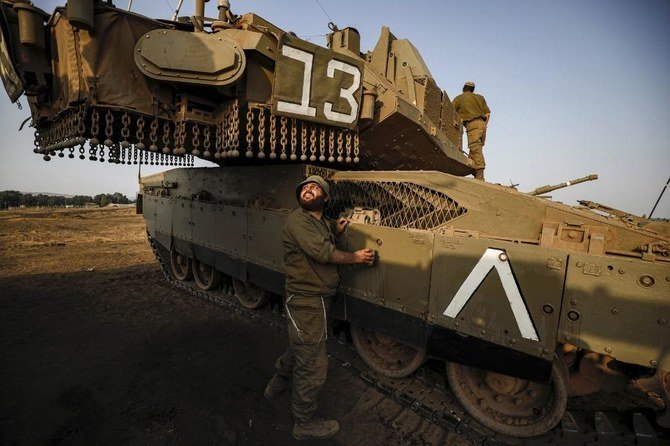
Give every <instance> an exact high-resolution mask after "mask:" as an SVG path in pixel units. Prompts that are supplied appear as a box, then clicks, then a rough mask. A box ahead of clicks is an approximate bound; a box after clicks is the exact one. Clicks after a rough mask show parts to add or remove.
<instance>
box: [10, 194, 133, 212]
mask: <svg viewBox="0 0 670 446" xmlns="http://www.w3.org/2000/svg"><path fill="white" fill-rule="evenodd" d="M91 203H95V204H96V205H98V206H107V205H108V204H112V203H113V204H129V203H132V201H130V200H129V199H128V197H126V196H125V195H123V194H122V193H120V192H114V193H113V194H98V195H96V196H94V197H92V196H90V195H75V196H74V197H64V196H62V195H45V194H35V195H33V194H23V193H21V192H18V191H15V190H5V191H2V192H0V209H7V208H12V207H14V208H15V207H20V206H25V207H64V206H84V205H86V204H91Z"/></svg>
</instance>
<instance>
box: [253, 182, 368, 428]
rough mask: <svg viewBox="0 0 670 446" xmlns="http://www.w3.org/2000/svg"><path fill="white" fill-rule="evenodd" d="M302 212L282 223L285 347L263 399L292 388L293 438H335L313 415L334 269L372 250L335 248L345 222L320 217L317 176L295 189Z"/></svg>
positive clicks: (324, 361)
mask: <svg viewBox="0 0 670 446" xmlns="http://www.w3.org/2000/svg"><path fill="white" fill-rule="evenodd" d="M296 198H297V199H298V202H299V203H300V208H298V209H296V210H295V211H293V212H292V213H291V214H290V215H289V216H288V218H287V219H286V223H285V224H284V232H283V237H282V244H283V245H284V268H285V274H286V301H285V306H284V309H285V311H286V316H287V325H288V339H289V346H288V349H287V350H286V352H284V354H283V355H281V356H280V357H279V359H278V360H277V362H276V364H275V374H274V375H273V377H272V379H271V380H270V382H269V383H268V385H267V387H266V388H265V396H266V397H267V398H269V399H275V398H277V397H278V396H279V395H280V394H282V393H283V392H284V391H285V390H287V389H288V388H289V387H290V384H291V381H292V393H291V410H292V412H293V418H294V420H295V423H294V425H293V431H292V433H293V437H294V438H296V439H299V440H302V439H324V438H330V437H332V436H334V435H335V434H337V432H338V431H339V430H340V425H339V423H338V422H337V421H336V420H326V419H322V418H319V417H316V416H315V415H314V413H315V411H316V407H317V405H316V396H317V394H318V393H319V391H320V390H321V387H323V384H324V383H325V381H326V373H327V372H328V354H327V352H326V339H327V336H328V335H327V323H326V313H327V310H328V308H329V306H330V301H331V299H332V297H333V296H334V295H335V292H336V290H337V287H338V285H339V280H340V278H339V272H338V267H337V265H342V264H355V263H358V264H368V265H372V263H373V261H374V252H373V251H372V250H371V249H361V250H358V251H356V252H353V253H350V252H344V251H340V250H338V249H337V248H335V238H336V236H338V235H340V234H341V233H342V232H344V229H345V227H346V226H347V224H348V221H347V219H345V218H340V219H338V220H337V221H333V220H330V219H328V218H327V217H325V216H324V215H323V209H324V207H325V206H326V204H327V203H328V201H329V200H330V186H329V185H328V183H327V182H326V181H325V180H324V179H323V178H321V177H320V176H317V175H313V176H310V177H309V178H307V179H306V180H305V181H303V182H302V183H300V184H298V186H297V188H296Z"/></svg>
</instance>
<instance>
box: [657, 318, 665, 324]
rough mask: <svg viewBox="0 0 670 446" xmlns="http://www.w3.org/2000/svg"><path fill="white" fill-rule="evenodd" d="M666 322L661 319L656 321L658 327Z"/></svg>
mask: <svg viewBox="0 0 670 446" xmlns="http://www.w3.org/2000/svg"><path fill="white" fill-rule="evenodd" d="M666 322H667V321H666V320H665V319H663V318H661V319H659V320H658V324H659V325H665V324H666Z"/></svg>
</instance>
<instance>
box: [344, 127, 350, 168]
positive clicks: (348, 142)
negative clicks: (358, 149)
mask: <svg viewBox="0 0 670 446" xmlns="http://www.w3.org/2000/svg"><path fill="white" fill-rule="evenodd" d="M346 154H347V157H346V158H345V159H344V161H345V162H347V163H350V162H351V132H347V151H346Z"/></svg>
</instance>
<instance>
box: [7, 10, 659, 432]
mask: <svg viewBox="0 0 670 446" xmlns="http://www.w3.org/2000/svg"><path fill="white" fill-rule="evenodd" d="M0 10H1V11H2V17H0V19H1V23H0V25H1V26H2V42H1V47H2V48H1V50H2V60H1V63H2V73H1V74H2V79H3V82H4V85H5V89H6V90H7V93H8V94H9V96H10V98H11V100H12V101H16V100H17V99H18V98H19V97H20V96H21V95H22V94H24V93H25V95H26V97H27V99H28V103H29V105H30V110H31V114H32V126H33V127H35V147H34V149H33V150H34V151H35V152H36V153H37V154H40V155H41V156H43V157H44V159H45V160H50V159H52V158H54V157H66V156H67V157H69V158H74V157H76V156H78V157H79V158H82V159H84V158H89V159H90V160H93V161H98V160H99V161H104V160H107V161H109V162H113V163H119V164H148V165H174V166H178V167H180V168H177V169H174V170H170V171H167V172H163V173H159V174H155V175H152V176H148V177H145V178H143V179H142V181H141V194H140V195H139V197H138V208H139V211H140V212H141V213H142V214H143V216H144V218H145V219H146V223H147V231H148V234H149V238H150V241H151V243H152V245H153V246H154V249H155V250H156V252H163V253H167V254H166V255H167V257H166V259H168V263H169V268H170V273H171V275H172V276H173V277H174V279H176V281H178V282H180V283H182V284H183V285H184V286H186V287H192V288H197V289H200V290H204V291H207V292H212V293H216V292H218V290H219V289H220V287H221V283H222V282H229V283H231V284H232V287H233V288H234V291H235V293H236V295H237V298H238V299H239V302H240V305H242V306H244V307H246V308H250V309H256V308H260V307H262V306H263V305H265V304H266V303H267V302H268V301H269V300H271V299H272V298H273V296H275V298H276V296H281V295H282V294H283V292H284V290H283V286H284V285H283V284H284V278H283V267H282V262H283V260H282V257H283V254H282V247H281V242H280V240H281V236H280V235H281V230H282V225H283V221H284V219H285V218H286V216H287V215H288V212H289V211H290V210H291V209H292V208H294V207H295V206H296V200H295V190H294V188H295V185H296V184H297V183H299V182H300V181H301V180H303V179H304V178H305V177H306V176H307V175H310V174H320V175H322V176H323V177H325V178H326V179H328V181H329V182H330V184H331V186H332V200H331V202H330V204H329V206H328V207H327V213H328V214H329V215H330V216H331V217H337V216H339V215H346V216H348V217H349V219H350V220H351V224H350V225H349V226H348V227H347V230H346V232H345V234H344V235H343V237H341V240H340V243H341V244H342V245H343V246H342V248H343V249H345V250H349V251H352V250H356V249H360V248H364V247H370V248H373V249H374V250H376V251H377V261H376V262H375V264H374V265H373V266H370V267H368V266H365V267H358V266H357V267H343V268H342V270H341V275H342V281H341V286H340V289H339V293H338V296H337V298H336V300H335V302H334V307H333V316H334V318H335V319H336V320H338V321H341V322H344V323H345V324H344V325H340V326H348V328H349V330H350V333H351V339H352V341H353V344H354V346H355V348H356V350H357V351H358V353H359V354H360V356H361V357H362V358H363V360H364V361H365V363H366V364H367V365H368V366H369V367H370V368H372V369H374V370H375V371H376V372H378V373H379V374H381V375H385V376H389V377H394V378H401V377H405V376H408V375H410V374H412V373H413V372H414V371H415V370H416V369H417V368H418V367H419V366H421V364H422V363H424V362H425V361H426V360H427V359H428V358H431V359H439V360H444V361H446V364H447V366H446V377H447V381H448V382H449V384H450V387H451V389H452V391H453V393H454V395H455V397H456V399H457V400H458V401H459V402H460V403H461V404H462V406H463V407H464V408H465V410H466V411H467V412H468V413H469V414H470V415H471V416H472V417H473V418H474V419H476V420H477V421H479V422H480V423H481V424H482V425H484V426H486V427H487V428H489V429H491V430H493V431H495V432H498V433H501V434H503V435H507V436H512V437H532V436H537V435H542V434H544V433H545V432H547V431H549V430H551V429H552V428H554V427H555V426H556V425H557V424H558V423H560V422H561V421H562V422H563V423H562V424H563V428H564V429H569V428H570V427H569V426H572V425H573V424H574V420H572V421H571V418H570V416H569V415H570V414H569V413H568V412H566V404H567V400H568V397H569V396H572V395H584V394H587V393H591V392H595V391H597V390H601V389H604V390H612V391H615V390H618V389H622V388H625V386H626V385H628V383H629V382H631V381H632V380H635V379H638V378H648V377H651V376H654V377H655V378H656V379H657V381H658V383H659V386H658V388H659V389H662V390H661V391H660V393H662V395H661V397H662V398H664V400H665V403H666V408H667V407H668V400H669V395H668V393H669V390H670V389H669V387H670V383H669V378H668V377H669V376H670V375H669V374H668V372H667V371H669V370H670V354H669V353H670V326H669V324H668V320H669V319H670V236H669V234H668V231H667V230H665V229H664V227H663V225H659V224H650V222H649V221H648V220H647V219H644V218H640V217H634V216H631V215H629V214H625V213H620V212H613V211H611V210H610V211H609V212H608V209H609V208H606V207H604V206H602V205H597V204H593V203H590V202H589V203H586V204H585V205H584V206H582V207H579V208H577V207H570V206H566V205H563V204H560V203H555V202H552V201H550V200H548V199H546V198H542V197H539V196H537V195H538V194H541V193H546V192H547V191H549V190H551V189H552V188H551V187H546V188H543V189H540V190H536V191H534V192H533V193H528V194H527V193H522V192H519V191H517V190H516V189H515V188H511V187H504V186H500V185H495V184H488V183H484V182H481V181H477V180H473V179H470V178H464V177H465V176H466V175H468V174H470V173H472V164H471V162H470V160H469V158H468V157H467V156H466V155H465V154H464V153H463V152H462V151H461V150H460V147H461V145H462V141H461V134H462V125H461V122H460V120H459V118H458V116H457V115H456V114H455V112H454V109H453V107H452V105H451V101H450V99H449V97H448V95H447V94H446V92H444V91H442V90H441V89H440V88H439V87H438V86H437V85H436V83H435V81H434V79H433V77H432V76H431V74H430V71H429V70H428V68H427V67H426V64H425V63H424V61H423V60H422V58H421V56H420V54H419V52H418V51H417V50H416V49H415V48H414V46H413V45H412V44H411V43H410V42H409V41H407V40H401V39H397V38H396V37H395V36H394V35H393V34H391V32H390V31H389V29H387V28H382V33H381V37H380V38H379V41H378V43H377V44H376V46H375V48H374V49H373V50H372V51H370V52H367V53H362V52H361V49H360V37H359V35H358V32H357V31H356V30H355V29H353V28H345V29H337V28H336V27H335V26H331V31H332V32H331V33H330V34H329V35H328V36H327V43H328V45H327V48H324V47H320V46H317V45H314V44H312V43H309V42H306V41H304V40H302V39H299V38H298V37H296V36H295V35H293V34H292V33H287V32H285V31H283V30H281V29H279V28H278V27H276V26H274V25H272V24H271V23H270V22H268V21H266V20H264V19H262V18H260V17H258V16H257V15H254V14H246V15H243V16H236V15H234V14H232V13H231V11H230V7H229V5H228V3H227V2H226V1H219V3H218V11H219V14H218V18H216V19H208V18H206V17H205V14H204V11H205V5H204V1H198V2H196V12H195V15H194V16H193V17H191V18H187V19H180V20H178V21H169V20H153V19H150V18H147V17H144V16H141V15H138V14H134V13H132V12H127V11H124V10H121V9H117V8H115V7H114V6H113V5H112V4H111V3H110V2H101V1H93V0H90V1H86V0H79V1H73V0H70V1H69V2H68V4H67V6H66V7H61V8H57V9H56V10H55V12H54V13H53V14H51V15H49V14H46V13H45V12H43V11H42V10H40V9H39V8H37V7H35V6H34V5H32V4H31V3H28V2H20V1H10V0H2V2H1V8H0ZM195 157H198V158H203V159H206V160H209V161H211V162H213V163H216V164H218V165H219V167H218V168H190V167H186V166H191V165H192V163H193V159H194V158H195ZM587 179H589V178H587ZM603 210H605V212H603ZM596 211H598V212H596ZM191 279H193V282H191ZM661 412H662V411H661ZM658 415H659V416H658V423H659V424H658V425H655V426H656V427H658V426H661V427H663V426H664V427H665V428H668V427H669V424H670V420H669V416H668V414H667V412H666V413H659V414H658ZM571 422H572V424H571ZM635 423H637V424H636V425H635V426H636V429H638V428H640V424H639V423H641V421H640V419H639V418H636V420H635ZM601 424H602V418H601ZM566 426H568V427H566ZM644 426H646V425H644ZM573 428H574V427H573ZM575 429H576V428H575ZM640 429H641V428H640ZM642 431H644V432H646V431H645V430H644V429H642ZM652 431H653V429H652ZM599 432H600V431H599ZM636 432H637V430H636ZM645 438H646V437H645ZM664 438H667V436H665V437H664Z"/></svg>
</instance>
